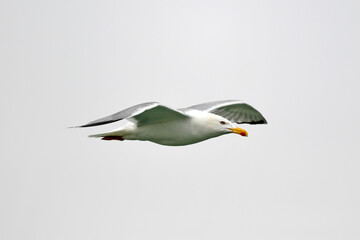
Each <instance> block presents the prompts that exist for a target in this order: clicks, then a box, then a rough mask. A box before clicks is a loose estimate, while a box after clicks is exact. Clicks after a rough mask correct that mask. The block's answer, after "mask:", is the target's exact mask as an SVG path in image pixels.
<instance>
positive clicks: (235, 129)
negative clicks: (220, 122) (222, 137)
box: [229, 127, 248, 137]
mask: <svg viewBox="0 0 360 240" xmlns="http://www.w3.org/2000/svg"><path fill="white" fill-rule="evenodd" d="M229 129H230V130H231V131H232V132H233V133H237V134H240V135H241V136H244V137H247V136H248V133H247V131H245V130H244V129H241V128H239V127H235V128H229Z"/></svg>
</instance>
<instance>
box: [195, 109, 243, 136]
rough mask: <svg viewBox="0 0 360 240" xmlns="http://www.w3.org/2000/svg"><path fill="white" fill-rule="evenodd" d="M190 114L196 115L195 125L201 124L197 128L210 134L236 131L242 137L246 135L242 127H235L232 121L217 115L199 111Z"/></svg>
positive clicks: (218, 134) (217, 134)
mask: <svg viewBox="0 0 360 240" xmlns="http://www.w3.org/2000/svg"><path fill="white" fill-rule="evenodd" d="M191 115H193V116H196V118H195V119H196V122H197V123H196V125H201V127H200V126H199V130H200V129H203V130H205V131H206V132H208V133H209V134H210V133H211V135H214V136H220V135H223V134H227V133H237V134H240V135H241V136H244V137H247V136H248V134H247V132H246V131H245V130H244V129H241V128H239V127H236V126H235V125H234V124H233V123H232V122H230V121H229V120H227V119H226V118H223V117H221V116H219V115H216V114H212V113H207V112H206V113H205V112H199V111H197V112H194V113H192V114H191Z"/></svg>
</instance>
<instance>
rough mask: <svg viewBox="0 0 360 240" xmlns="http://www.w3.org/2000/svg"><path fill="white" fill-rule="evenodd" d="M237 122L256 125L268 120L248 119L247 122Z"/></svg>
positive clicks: (265, 122)
mask: <svg viewBox="0 0 360 240" xmlns="http://www.w3.org/2000/svg"><path fill="white" fill-rule="evenodd" d="M236 123H237V124H243V123H247V124H250V125H256V124H268V122H267V121H266V119H265V118H263V119H261V120H258V121H247V122H236Z"/></svg>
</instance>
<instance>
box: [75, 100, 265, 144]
mask: <svg viewBox="0 0 360 240" xmlns="http://www.w3.org/2000/svg"><path fill="white" fill-rule="evenodd" d="M229 106H232V107H230V108H229ZM229 109H230V110H229ZM231 109H232V110H231ZM216 113H217V114H216ZM224 113H225V114H224ZM122 119H126V120H128V123H127V124H125V125H124V126H122V127H121V128H119V129H116V130H113V131H110V132H106V133H102V134H96V135H91V136H90V137H101V138H102V139H103V140H141V141H151V142H154V143H158V144H161V145H168V146H182V145H189V144H193V143H197V142H201V141H204V140H206V139H209V138H214V137H218V136H220V135H223V134H227V133H238V134H240V135H242V136H247V132H246V131H245V130H243V129H241V128H238V127H236V126H235V125H234V123H232V122H231V121H229V120H233V121H235V122H239V123H241V122H240V120H241V119H242V122H246V123H250V124H259V123H266V120H265V118H263V117H262V115H261V114H260V113H259V112H258V111H257V110H255V109H254V108H252V107H251V106H250V105H247V104H245V103H242V102H240V101H221V102H212V103H206V104H201V105H195V106H192V107H190V108H184V109H178V110H175V109H171V108H169V107H166V106H163V105H160V104H159V103H155V102H152V103H143V104H139V105H136V106H133V107H131V108H128V109H125V110H123V111H120V112H118V113H115V114H113V115H110V116H108V117H105V118H102V119H99V120H96V121H93V122H90V123H88V124H86V125H83V126H80V127H91V126H97V125H103V124H107V123H111V122H115V121H119V120H122ZM237 120H239V121H237Z"/></svg>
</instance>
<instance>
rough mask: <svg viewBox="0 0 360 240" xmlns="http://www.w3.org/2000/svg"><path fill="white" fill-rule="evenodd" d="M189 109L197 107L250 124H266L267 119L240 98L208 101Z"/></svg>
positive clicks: (200, 109) (197, 108)
mask: <svg viewBox="0 0 360 240" xmlns="http://www.w3.org/2000/svg"><path fill="white" fill-rule="evenodd" d="M189 109H196V110H199V111H206V112H210V113H214V114H216V115H219V116H222V117H224V118H226V119H228V120H229V121H232V122H236V123H239V124H240V123H249V124H266V123H267V121H266V119H265V118H264V117H263V116H262V115H261V113H260V112H259V111H258V110H256V109H255V108H253V107H252V106H250V105H249V104H246V103H243V102H242V101H239V100H225V101H217V102H208V103H203V104H199V105H195V106H191V107H189Z"/></svg>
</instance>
